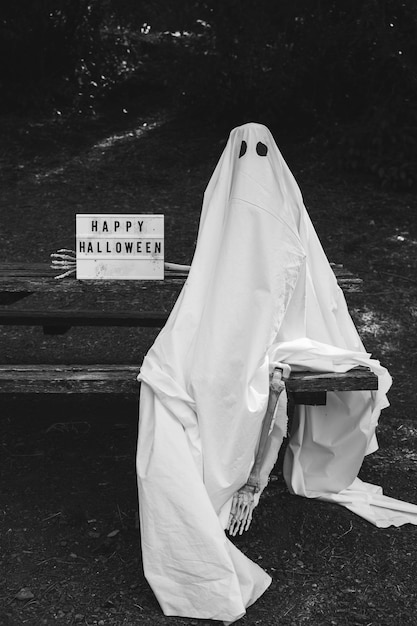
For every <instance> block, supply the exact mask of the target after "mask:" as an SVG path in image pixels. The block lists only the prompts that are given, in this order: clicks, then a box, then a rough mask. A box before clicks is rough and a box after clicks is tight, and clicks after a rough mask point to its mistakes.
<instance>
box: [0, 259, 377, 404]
mask: <svg viewBox="0 0 417 626" xmlns="http://www.w3.org/2000/svg"><path fill="white" fill-rule="evenodd" d="M333 270H334V272H335V275H336V277H337V280H338V282H339V285H340V286H341V287H342V289H343V290H344V291H345V292H346V293H352V292H353V293H355V292H356V293H357V292H360V291H361V286H362V281H361V280H360V279H359V278H356V277H355V276H353V275H352V274H351V273H350V272H348V271H347V270H345V269H344V268H343V267H342V266H340V265H334V266H333ZM55 275H56V270H51V269H50V267H49V266H48V265H47V264H43V263H40V264H26V263H3V264H0V325H3V326H20V325H24V326H42V327H43V330H44V333H45V334H49V335H51V334H53V335H60V334H64V333H66V332H67V331H68V330H69V329H70V328H71V327H73V326H132V327H162V326H163V325H164V324H165V322H166V320H167V318H168V315H169V313H170V311H171V308H172V306H173V304H174V302H175V300H176V299H177V297H178V294H179V292H180V290H181V288H182V285H183V284H184V281H185V278H186V273H185V272H178V271H172V270H171V271H167V272H166V274H165V280H164V281H103V280H83V281H78V280H76V279H75V278H74V276H70V277H67V278H65V279H62V280H56V279H55ZM32 295H37V296H38V295H43V296H46V299H47V304H46V305H43V306H42V308H39V307H37V308H30V303H31V296H32ZM87 295H88V296H89V297H90V298H91V297H93V298H94V296H95V295H97V298H101V300H103V298H104V300H105V301H106V303H107V304H109V303H110V304H111V302H112V301H114V302H116V301H120V299H122V301H123V310H116V308H113V309H112V308H110V310H103V309H98V308H92V307H90V306H89V307H85V306H84V305H83V298H84V296H87ZM50 296H53V297H54V298H56V297H57V296H62V297H64V298H68V297H76V298H77V307H76V308H74V307H73V306H72V305H71V307H70V308H67V306H64V307H62V305H61V306H60V307H57V306H56V305H54V304H52V298H51V297H50ZM155 302H156V303H158V308H157V309H156V307H155V304H154V303H155ZM22 303H23V304H24V306H23V307H22V306H21V304H22ZM61 307H62V308H61ZM118 308H120V307H118ZM138 371H139V367H138V366H136V365H124V364H120V365H100V364H92V365H49V364H42V365H14V364H12V365H9V364H7V365H0V393H12V394H16V393H123V394H137V392H138V384H137V381H136V376H137V374H138ZM377 388H378V379H377V377H376V376H375V375H374V374H373V373H372V372H370V370H368V369H367V368H355V369H354V370H351V371H349V372H347V373H345V374H335V373H325V374H317V373H313V372H297V373H296V372H294V373H292V374H291V378H290V379H289V381H288V382H287V390H288V392H289V393H290V394H292V395H293V399H294V402H295V403H298V404H325V402H326V393H327V391H336V390H339V391H342V390H343V391H349V390H364V389H369V390H374V389H377Z"/></svg>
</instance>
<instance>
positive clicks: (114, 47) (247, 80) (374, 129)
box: [0, 0, 417, 188]
mask: <svg viewBox="0 0 417 626" xmlns="http://www.w3.org/2000/svg"><path fill="white" fill-rule="evenodd" d="M0 36H1V38H0V59H1V61H0V87H1V89H2V93H3V103H2V105H3V111H4V110H10V109H14V110H16V109H18V110H21V111H22V110H23V111H27V110H28V109H33V107H37V108H45V107H47V108H49V109H51V108H54V109H55V110H59V111H61V110H65V111H69V110H72V111H75V112H79V113H82V114H85V113H86V112H90V113H94V112H95V111H96V110H97V106H98V103H100V102H102V101H103V100H104V99H105V98H108V96H109V95H112V96H113V98H114V97H115V96H116V97H117V98H119V100H120V102H122V101H123V98H130V99H132V98H133V99H135V98H138V97H140V95H141V94H142V93H144V92H148V91H149V90H150V89H153V88H155V87H157V88H162V89H164V90H165V91H164V93H165V95H166V96H167V97H169V98H170V102H172V103H173V104H175V105H176V106H178V107H180V108H182V109H184V110H185V111H186V112H187V115H190V114H193V115H195V116H197V117H205V118H209V119H210V120H212V121H215V122H216V123H220V122H221V123H223V124H227V125H229V124H231V123H232V124H236V123H240V122H242V121H247V120H248V119H258V120H261V121H264V122H265V123H267V124H268V125H270V126H271V127H272V128H273V129H277V130H279V131H280V132H281V133H282V132H284V131H285V130H288V131H289V132H291V135H292V136H294V134H298V135H299V136H301V137H306V136H312V135H319V136H321V137H324V138H325V139H326V140H327V141H328V142H329V145H330V147H331V148H332V149H333V150H335V152H336V160H337V161H338V162H339V163H340V164H341V165H342V166H343V167H344V168H349V169H353V170H358V171H361V170H367V171H370V172H373V173H374V175H375V176H376V177H377V178H378V179H379V180H380V182H381V183H382V184H384V185H391V186H394V187H397V188H410V187H411V186H412V185H413V184H414V183H415V182H416V173H415V172H416V171H417V158H416V151H417V107H416V104H417V71H416V70H417V6H416V4H415V2H414V0H384V1H380V0H351V1H350V2H340V1H338V0H280V2H276V0H258V2H256V3H254V2H251V0H227V1H224V0H195V1H194V2H190V1H189V0H177V1H176V2H175V3H173V2H169V0H146V1H142V2H137V1H136V2H135V1H134V0H120V1H119V2H116V0H105V1H100V0H43V1H42V2H34V1H33V0H21V1H20V2H19V3H15V2H12V1H11V0H7V2H6V3H5V8H3V17H2V20H1V23H0Z"/></svg>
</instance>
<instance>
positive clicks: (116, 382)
mask: <svg viewBox="0 0 417 626" xmlns="http://www.w3.org/2000/svg"><path fill="white" fill-rule="evenodd" d="M139 369H140V367H139V365H138V366H136V365H0V393H122V394H137V393H138V383H137V380H136V377H137V375H138V373H139ZM286 387H287V390H288V391H289V392H292V393H305V392H311V391H313V392H317V391H321V392H327V391H355V390H364V389H377V388H378V379H377V377H376V376H375V374H373V373H372V372H370V370H368V369H367V368H362V367H360V368H355V369H353V370H350V371H349V372H346V373H345V374H335V373H332V372H330V373H321V374H317V373H315V372H293V373H292V374H291V377H290V378H289V380H287V381H286Z"/></svg>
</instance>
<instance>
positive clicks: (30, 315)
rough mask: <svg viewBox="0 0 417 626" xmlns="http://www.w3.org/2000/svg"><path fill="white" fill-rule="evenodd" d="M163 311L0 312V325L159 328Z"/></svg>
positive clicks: (165, 314)
mask: <svg viewBox="0 0 417 626" xmlns="http://www.w3.org/2000/svg"><path fill="white" fill-rule="evenodd" d="M168 315H169V313H168V312H164V311H131V312H125V311H119V312H113V311H102V310H99V311H97V310H94V309H87V310H85V311H79V310H71V309H65V310H62V311H59V310H55V309H52V310H50V311H31V310H28V311H27V310H22V311H21V310H19V309H13V310H11V309H6V310H0V325H3V326H44V327H58V328H71V327H72V326H131V327H143V328H145V327H162V326H164V324H165V322H166V321H167V319H168Z"/></svg>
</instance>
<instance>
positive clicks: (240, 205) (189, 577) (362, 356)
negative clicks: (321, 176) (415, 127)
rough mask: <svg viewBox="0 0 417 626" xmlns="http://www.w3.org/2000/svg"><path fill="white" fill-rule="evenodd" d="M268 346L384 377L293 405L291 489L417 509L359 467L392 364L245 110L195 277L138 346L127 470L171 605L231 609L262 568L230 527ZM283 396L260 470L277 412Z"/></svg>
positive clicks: (209, 198) (249, 460)
mask: <svg viewBox="0 0 417 626" xmlns="http://www.w3.org/2000/svg"><path fill="white" fill-rule="evenodd" d="M277 362H286V363H289V364H290V365H291V366H292V367H295V368H296V367H301V368H308V369H317V370H321V371H346V370H348V369H350V368H351V367H354V366H355V365H357V364H367V365H368V366H369V367H371V368H372V369H373V371H375V372H376V373H377V374H378V376H379V380H380V389H379V391H378V392H344V393H335V394H329V401H328V404H327V406H326V407H300V408H299V410H298V412H297V415H296V417H295V428H294V432H293V434H292V437H291V441H290V444H289V447H288V451H287V454H286V458H285V467H284V470H285V478H286V480H287V484H288V486H289V489H290V490H291V491H292V492H293V493H297V494H300V495H305V496H307V497H320V498H325V499H328V500H332V501H336V502H339V503H340V504H344V505H345V506H347V507H348V508H350V509H351V510H352V511H354V512H355V513H358V514H359V515H363V517H365V518H366V519H369V520H370V521H373V522H374V523H376V524H378V525H382V526H385V525H388V524H390V523H392V524H396V525H398V524H399V523H405V522H407V521H412V522H413V523H417V507H415V506H413V505H408V504H406V503H398V501H394V500H392V499H388V498H384V496H383V495H382V494H381V493H380V492H377V491H375V488H373V487H371V486H367V485H364V484H363V483H361V482H360V481H359V480H357V479H356V476H357V473H358V470H359V468H360V465H361V463H362V460H363V457H364V455H365V454H366V453H367V452H370V451H372V450H374V449H376V440H375V436H374V432H375V426H376V423H377V420H378V415H379V412H380V410H381V408H383V407H384V406H387V401H386V397H385V393H386V391H387V390H388V388H389V386H390V377H389V374H388V373H387V372H386V370H385V369H384V368H383V367H381V366H380V364H379V363H378V362H377V361H375V360H372V359H370V357H369V355H368V354H366V352H365V350H364V348H363V346H362V344H361V341H360V339H359V336H358V334H357V332H356V329H355V327H354V325H353V322H352V321H351V318H350V316H349V313H348V311H347V307H346V303H345V300H344V297H343V294H342V292H341V290H340V288H339V287H338V285H337V281H336V279H335V277H334V274H333V272H332V270H331V268H330V266H329V263H328V261H327V259H326V257H325V255H324V252H323V250H322V247H321V245H320V243H319V240H318V238H317V235H316V233H315V231H314V228H313V226H312V224H311V222H310V220H309V217H308V215H307V212H306V210H305V208H304V205H303V201H302V197H301V193H300V190H299V188H298V186H297V184H296V182H295V180H294V178H293V176H292V174H291V172H290V170H289V168H288V167H287V165H286V163H285V162H284V160H283V158H282V155H281V154H280V152H279V150H278V148H277V146H276V144H275V142H274V140H273V138H272V135H271V134H270V132H269V131H268V129H267V128H265V127H264V126H262V125H259V124H246V125H244V126H241V127H239V128H236V129H235V130H233V131H232V133H231V134H230V138H229V141H228V143H227V145H226V148H225V150H224V152H223V154H222V156H221V159H220V161H219V163H218V165H217V167H216V169H215V171H214V173H213V176H212V178H211V180H210V182H209V184H208V187H207V189H206V192H205V195H204V201H203V209H202V215H201V221H200V228H199V234H198V240H197V247H196V252H195V255H194V259H193V262H192V266H191V269H190V274H189V277H188V279H187V281H186V284H185V285H184V288H183V290H182V292H181V294H180V296H179V298H178V300H177V303H176V305H175V307H174V309H173V311H172V313H171V315H170V317H169V319H168V322H167V324H166V326H165V327H164V328H163V330H162V331H161V333H160V334H159V336H158V337H157V339H156V341H155V343H154V345H153V346H152V348H151V349H150V351H149V352H148V354H147V356H146V357H145V360H144V363H143V365H142V368H141V372H140V375H139V377H138V378H139V380H140V381H142V385H141V396H140V417H139V439H138V454H137V474H138V486H139V504H140V521H141V538H142V552H143V563H144V571H145V575H146V577H147V579H148V581H149V583H150V585H151V587H152V588H153V590H154V592H155V595H156V597H157V598H158V601H159V602H160V604H161V607H162V609H163V611H164V613H165V614H166V615H179V616H188V617H197V618H209V619H210V618H211V619H218V620H223V621H225V622H231V621H234V620H236V619H238V618H239V617H241V616H242V615H243V614H244V613H245V609H246V607H247V606H249V605H250V604H251V603H252V602H254V601H255V600H256V599H257V598H258V597H259V596H260V595H261V594H262V593H263V592H264V591H265V589H266V588H267V587H268V585H269V584H270V582H271V579H270V577H269V576H268V574H266V573H265V572H264V571H263V570H262V569H261V568H260V567H259V566H258V565H256V564H255V563H253V562H251V561H250V560H249V559H248V558H247V557H245V556H244V555H243V554H242V553H241V552H240V551H239V550H238V549H237V548H236V547H235V546H234V545H233V544H232V543H231V542H230V541H229V539H228V538H227V537H226V535H225V533H224V528H225V526H226V523H227V519H228V515H229V510H230V504H231V498H232V496H233V493H234V492H235V491H236V490H237V489H239V488H240V487H241V486H242V485H243V484H244V483H245V482H246V480H247V477H248V475H249V472H250V470H251V466H252V464H253V460H254V456H255V453H256V446H257V441H258V438H259V434H260V430H261V425H262V419H263V417H264V414H265V410H266V405H267V400H268V383H269V371H270V368H271V367H272V366H273V365H274V364H276V363H277ZM285 412H286V398H285V394H284V395H283V396H282V397H281V399H280V403H279V407H278V410H277V415H276V419H275V423H274V426H273V428H272V430H271V434H270V438H269V441H268V446H267V451H266V455H265V460H264V465H263V470H262V480H263V486H265V484H266V481H267V476H268V474H269V472H270V470H271V469H272V467H273V464H274V462H275V460H276V456H277V454H278V450H279V447H280V445H281V442H282V438H283V436H284V434H285V427H286V418H285Z"/></svg>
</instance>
